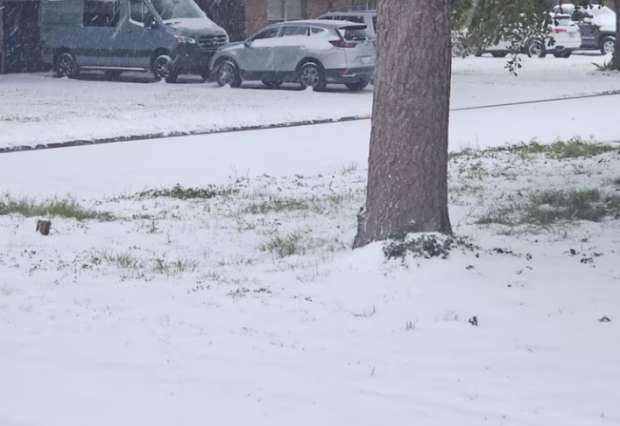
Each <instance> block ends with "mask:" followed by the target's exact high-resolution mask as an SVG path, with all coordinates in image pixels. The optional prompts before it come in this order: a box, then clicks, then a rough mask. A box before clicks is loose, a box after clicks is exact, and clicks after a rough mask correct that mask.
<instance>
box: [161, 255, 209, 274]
mask: <svg viewBox="0 0 620 426" xmlns="http://www.w3.org/2000/svg"><path fill="white" fill-rule="evenodd" d="M197 268H198V262H196V261H193V260H188V259H176V260H171V261H168V260H166V259H165V258H163V257H158V258H155V259H153V271H154V272H156V273H158V274H162V275H176V274H182V273H184V272H194V271H195V270H196V269H197Z"/></svg>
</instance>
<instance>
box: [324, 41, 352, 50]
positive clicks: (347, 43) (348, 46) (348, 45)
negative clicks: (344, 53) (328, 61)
mask: <svg viewBox="0 0 620 426" xmlns="http://www.w3.org/2000/svg"><path fill="white" fill-rule="evenodd" d="M329 42H330V43H331V44H332V45H334V47H341V48H343V49H352V48H354V47H355V46H357V43H354V42H351V41H345V40H330V41H329Z"/></svg>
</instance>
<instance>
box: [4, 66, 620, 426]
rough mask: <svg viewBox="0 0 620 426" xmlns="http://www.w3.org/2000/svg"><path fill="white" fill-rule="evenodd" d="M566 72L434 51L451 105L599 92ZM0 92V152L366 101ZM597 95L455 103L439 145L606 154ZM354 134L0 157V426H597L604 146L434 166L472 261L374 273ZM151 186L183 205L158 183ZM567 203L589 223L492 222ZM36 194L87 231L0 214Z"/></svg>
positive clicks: (614, 335) (376, 256) (603, 312)
mask: <svg viewBox="0 0 620 426" xmlns="http://www.w3.org/2000/svg"><path fill="white" fill-rule="evenodd" d="M584 58H585V59H584ZM592 60H599V58H596V57H579V56H577V57H575V58H574V59H573V58H571V60H569V61H566V60H561V61H560V60H556V59H552V58H547V59H545V60H544V61H532V62H531V64H532V65H531V66H528V67H527V68H526V70H525V71H524V73H523V74H522V76H521V77H520V79H519V80H515V79H514V78H513V77H510V76H508V75H507V74H505V71H503V69H502V67H503V62H502V61H498V60H494V59H490V58H479V59H476V58H471V59H467V60H463V61H455V68H456V70H455V95H454V102H453V107H467V106H472V105H481V104H486V103H504V102H509V101H523V100H530V99H532V98H541V97H555V96H566V95H575V94H584V93H589V92H592V91H604V90H616V89H620V78H619V77H618V76H617V75H606V74H600V73H594V72H591V71H590V70H591V66H590V65H588V63H589V62H591V61H592ZM528 64H530V62H528ZM554 64H561V65H554ZM560 66H561V68H560ZM480 70H484V73H485V76H486V77H487V78H484V79H480V78H479V76H477V74H476V73H477V72H479V71H480ZM556 82H557V84H556ZM59 87H63V90H66V91H67V93H68V94H70V96H72V97H70V96H69V95H67V96H65V97H64V100H63V96H59V93H60V92H59V89H58V88H59ZM110 88H119V89H121V90H114V91H111V90H110ZM38 90H39V91H40V92H41V93H40V96H38V97H37V96H36V95H35V93H36V92H37V91H38ZM184 92H185V93H186V95H184V96H183V97H180V96H179V94H181V93H184ZM539 92H540V93H539ZM0 93H2V96H4V95H5V94H7V93H12V95H11V96H12V98H11V99H13V100H15V104H14V105H16V108H15V111H16V112H15V114H17V115H16V116H15V117H16V119H14V120H12V121H7V120H6V117H7V114H8V111H9V109H8V107H6V106H5V105H4V103H0V108H2V109H0V116H1V117H3V118H2V121H0V126H2V127H0V140H1V141H2V142H1V144H3V145H4V146H7V145H8V144H11V143H13V142H11V141H9V139H6V138H7V136H6V135H7V134H12V135H13V136H12V138H13V139H12V140H13V141H18V140H19V141H21V142H19V143H17V142H16V144H21V143H28V144H30V143H34V141H35V136H36V140H37V141H38V142H37V143H41V142H42V141H49V140H50V139H49V137H52V136H54V137H55V136H58V134H59V135H60V136H59V138H60V139H58V140H62V139H63V138H65V137H67V138H70V139H71V138H83V137H103V136H111V135H113V134H116V133H114V132H118V134H124V133H123V132H128V131H131V132H137V133H140V132H143V131H145V130H147V129H148V128H149V127H153V126H156V125H161V126H162V127H161V128H159V129H158V130H161V131H173V130H174V131H179V129H178V128H174V127H173V125H175V121H174V120H168V119H167V117H169V116H170V114H177V115H178V117H177V118H178V120H179V122H182V123H183V126H187V127H185V128H184V129H183V131H187V130H191V129H196V128H198V127H193V128H192V126H207V128H209V127H208V126H215V125H217V126H229V125H233V124H244V123H245V124H248V123H250V122H251V120H257V122H260V123H266V122H268V121H269V120H274V121H280V120H290V119H295V120H297V119H304V120H305V119H309V118H337V117H339V116H348V115H352V111H357V112H358V113H368V112H369V109H370V102H371V93H370V92H366V93H362V94H349V93H345V92H330V93H321V94H314V93H311V92H296V91H286V90H284V91H266V90H259V89H255V90H252V89H249V90H239V91H236V90H228V89H224V90H220V89H216V88H213V87H211V86H209V85H200V84H195V85H194V84H187V85H174V86H169V85H165V84H139V83H128V82H126V83H109V82H93V81H70V80H61V81H59V80H55V79H51V78H48V77H46V76H42V75H34V76H0ZM154 94H156V95H157V96H153V95H154ZM77 95H79V97H77V98H76V96H77ZM96 96H102V97H104V99H105V101H101V102H97V103H95V104H93V105H90V104H89V102H88V99H87V98H88V97H96ZM91 99H92V98H91ZM99 99H100V98H99ZM162 99H164V100H162ZM165 99H167V100H165ZM208 99H212V100H214V103H212V104H210V103H208V102H205V100H208ZM300 99H303V100H305V101H304V102H302V103H300ZM617 99H618V98H617V97H605V98H590V99H589V100H587V99H584V100H578V101H577V100H576V101H565V102H562V103H549V104H540V105H523V106H515V107H510V108H503V109H501V110H494V109H490V110H480V111H477V112H476V113H474V112H472V111H460V112H457V111H455V112H454V113H453V116H452V122H453V128H452V131H451V138H452V141H451V150H452V151H453V152H458V151H460V150H461V149H463V148H467V147H471V146H474V147H476V146H501V145H504V144H506V143H507V142H511V141H514V142H517V141H527V140H530V139H531V138H532V137H534V136H536V137H538V139H539V140H544V141H546V142H549V141H553V140H554V139H556V138H562V139H566V138H568V137H571V136H575V135H581V136H586V137H587V136H588V135H593V136H594V138H595V139H597V140H618V139H620V134H619V133H620V131H619V130H618V128H617V127H616V126H614V125H613V123H614V121H613V110H614V109H616V106H615V102H617ZM248 100H251V102H246V101H248ZM132 102H134V103H132ZM228 103H230V105H228ZM55 104H56V105H55ZM138 104H142V106H139V105H138ZM19 105H21V106H19ZM218 105H219V109H218ZM275 105H277V106H278V107H277V108H276V107H275ZM54 106H56V108H54ZM140 108H144V110H142V112H140V111H141V110H140ZM227 108H229V109H227ZM356 108H358V109H357V110H356ZM512 108H514V109H512ZM539 108H540V109H539ZM63 111H64V113H63ZM123 114H126V115H125V117H126V118H124V119H123ZM141 114H143V115H141ZM312 114H315V115H314V116H313V115H312ZM339 114H340V115H339ZM595 114H599V116H598V119H596V120H594V115H595ZM601 114H603V115H601ZM605 114H609V115H605ZM201 116H207V117H210V118H208V119H206V120H204V121H200V120H198V118H199V117H201ZM20 117H21V118H20ZM24 117H30V118H31V121H30V122H28V120H25V119H24ZM534 117H537V119H533V118H534ZM562 117H563V119H564V121H563V122H561V123H559V121H558V120H559V119H560V118H562ZM19 120H21V121H19ZM37 120H38V121H37ZM243 120H248V121H247V122H244V121H243ZM115 123H117V124H118V126H117V127H113V125H114V124H115ZM214 123H215V124H214ZM166 126H170V127H166ZM507 126H510V127H507ZM45 129H49V130H46V131H45V132H44V131H43V130H45ZM580 129H583V131H578V130H580ZM37 132H38V133H37ZM46 132H47V133H46ZM56 132H59V133H58V134H57V133H56ZM63 132H64V133H63ZM89 132H90V133H89ZM149 133H152V131H149ZM368 134H369V122H368V121H359V122H347V123H338V124H329V125H320V126H306V127H297V128H287V129H277V130H262V131H248V132H239V133H229V134H218V135H208V136H194V137H179V138H171V139H158V140H153V141H136V142H128V143H119V144H110V145H95V146H84V147H78V148H71V149H58V150H44V151H35V152H22V153H10V154H2V155H0V425H1V426H78V425H79V426H82V425H89V426H99V425H101V426H108V425H111V424H115V425H136V424H145V425H149V426H158V425H162V426H167V425H171V424H179V425H202V424H205V423H209V424H211V423H213V424H226V425H228V424H231V425H236V424H252V425H266V426H274V425H291V424H295V425H302V426H303V425H309V426H310V425H312V426H315V425H319V424H321V425H349V424H356V425H368V426H377V425H410V424H421V425H438V426H439V425H441V426H444V425H463V426H470V425H471V426H479V425H483V424H489V425H515V426H522V425H536V426H538V425H540V426H549V425H571V426H572V425H574V426H583V425H619V424H620V408H619V407H620V404H618V401H619V394H618V389H617V388H618V383H620V363H618V359H619V358H620V338H619V336H620V304H619V303H618V301H619V300H620V256H619V253H618V247H619V246H620V147H619V146H618V144H615V145H612V146H611V147H609V148H606V149H605V150H604V151H606V152H601V153H594V152H592V151H593V149H592V148H591V147H589V146H586V152H585V153H584V155H579V154H575V153H574V150H573V151H571V152H572V154H571V156H570V158H558V157H557V156H556V155H553V152H554V151H549V152H548V153H547V154H544V153H539V152H538V151H541V150H544V149H543V148H541V147H536V149H532V150H529V151H528V150H526V149H523V148H520V149H516V150H503V151H502V150H500V151H488V152H482V153H479V152H473V153H469V154H455V155H453V157H452V159H451V161H450V209H451V218H452V222H453V226H454V229H455V232H456V233H457V235H459V236H463V237H468V238H469V240H470V241H471V243H473V244H474V245H475V246H477V247H474V248H473V249H471V250H470V249H463V250H460V249H458V250H455V251H453V252H452V254H451V255H450V257H449V258H448V259H438V258H433V259H421V258H413V257H409V258H407V259H406V260H405V261H401V260H389V261H388V260H386V258H385V256H384V254H383V253H382V248H383V247H382V245H381V244H375V245H372V246H369V247H367V248H365V249H362V250H356V251H352V250H351V249H350V246H351V243H352V240H353V237H354V233H355V227H356V221H355V217H356V213H357V212H358V209H359V207H360V206H361V205H362V204H363V201H364V188H365V182H366V168H365V167H366V162H367V155H368ZM19 138H22V139H19ZM0 146H1V145H0ZM566 152H568V151H566ZM586 154H591V155H586ZM176 184H180V185H182V187H184V188H188V187H191V188H201V189H203V191H200V192H199V193H198V194H194V195H198V196H200V197H202V198H200V197H198V198H193V199H180V198H174V197H171V196H166V194H164V193H162V192H161V191H162V190H164V191H165V190H171V189H173V188H174V186H175V185H176ZM571 190H577V191H584V190H595V191H599V192H597V194H600V196H601V197H602V199H607V200H608V201H607V204H606V205H607V206H608V208H609V210H610V213H609V214H608V215H607V217H605V218H603V219H602V220H601V221H598V222H588V221H578V220H568V221H561V222H559V223H557V224H552V225H531V224H529V225H528V224H519V223H517V222H519V221H520V218H521V217H525V216H527V215H528V214H530V213H531V207H532V201H531V199H530V196H531V195H532V194H540V193H541V192H542V191H571ZM158 191H159V192H158ZM174 194H177V195H185V196H187V195H192V194H189V192H188V191H182V190H177V191H176V192H174V191H173V193H172V194H168V195H174ZM579 194H585V195H584V196H587V194H588V193H585V192H580V193H579ZM586 198H587V197H586ZM53 199H56V200H66V199H70V200H73V201H74V202H75V203H77V205H79V206H80V207H81V208H83V209H85V210H86V211H85V212H84V211H82V212H81V213H86V214H92V213H93V212H96V213H99V214H100V216H101V214H102V213H106V212H107V213H109V215H111V217H106V216H104V217H103V219H109V220H102V219H101V218H99V219H85V220H81V221H78V220H76V219H71V218H63V217H58V216H55V217H52V218H51V219H52V233H51V235H50V236H49V237H43V236H41V235H39V234H36V233H35V232H34V228H35V220H36V219H38V218H40V216H34V217H24V216H22V215H20V214H16V213H11V214H5V213H6V211H7V210H10V209H15V208H16V207H15V206H16V205H17V206H22V207H23V208H24V209H26V210H27V209H28V208H30V209H32V206H30V207H28V204H29V203H31V202H35V201H42V200H53ZM11 202H15V203H17V204H13V205H11ZM580 202H584V203H586V207H588V205H587V201H583V200H581V201H580ZM601 203H603V201H600V200H599V201H597V202H596V203H594V204H592V205H591V206H590V207H592V208H593V209H594V210H596V209H598V208H600V207H601ZM528 207H530V209H528ZM539 207H540V209H541V210H540V211H538V214H541V215H545V214H546V213H548V212H550V211H553V209H552V208H551V206H549V205H546V204H543V205H542V206H539ZM582 207H583V206H582ZM71 208H73V210H74V212H75V206H69V207H67V208H65V211H69V210H71ZM77 213H80V212H79V211H78V212H77ZM586 213H588V214H590V212H589V210H587V209H586ZM497 221H499V222H509V223H508V224H506V225H500V224H490V225H489V224H484V223H487V222H497ZM511 222H512V223H511ZM474 316H475V317H476V318H477V320H478V325H477V326H473V325H471V324H470V322H469V320H470V319H471V318H473V317H474ZM607 320H609V321H607Z"/></svg>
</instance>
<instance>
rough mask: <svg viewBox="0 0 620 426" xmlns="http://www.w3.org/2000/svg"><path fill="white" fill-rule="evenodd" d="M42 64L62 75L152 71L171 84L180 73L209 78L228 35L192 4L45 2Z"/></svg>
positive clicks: (163, 0) (178, 0) (159, 0)
mask: <svg viewBox="0 0 620 426" xmlns="http://www.w3.org/2000/svg"><path fill="white" fill-rule="evenodd" d="M40 27H41V40H42V52H43V60H44V61H45V62H46V63H48V64H50V65H52V66H53V67H54V70H55V71H56V74H57V75H58V76H60V77H76V76H77V75H78V74H79V73H80V71H81V70H99V71H104V72H105V73H106V76H107V77H108V78H118V76H119V75H120V74H121V73H122V72H124V71H142V72H149V71H150V72H152V73H153V74H154V75H155V77H156V78H157V79H161V78H165V79H166V81H168V82H170V83H172V82H175V81H176V80H177V77H178V76H179V74H184V73H187V74H198V75H201V76H202V77H203V78H204V79H206V78H207V77H208V76H209V62H210V59H211V57H212V56H213V54H214V53H215V51H216V50H217V49H218V48H219V47H220V46H222V45H225V44H226V43H228V35H227V34H226V32H225V31H224V30H223V29H222V28H221V27H219V26H217V25H216V24H215V23H213V22H212V21H211V20H209V18H208V17H207V15H206V14H205V13H204V12H203V11H202V10H201V9H200V8H199V7H198V5H196V3H194V1H193V0H43V1H42V2H41V9H40Z"/></svg>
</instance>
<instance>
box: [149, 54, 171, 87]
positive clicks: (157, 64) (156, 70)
mask: <svg viewBox="0 0 620 426" xmlns="http://www.w3.org/2000/svg"><path fill="white" fill-rule="evenodd" d="M173 67H174V64H173V62H172V58H171V57H170V56H168V55H159V56H158V57H157V58H155V60H154V61H153V63H152V64H151V71H152V72H153V76H154V77H155V79H156V80H157V81H160V80H161V79H162V78H165V79H166V80H167V79H168V78H169V76H170V75H171V74H172V73H173Z"/></svg>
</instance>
